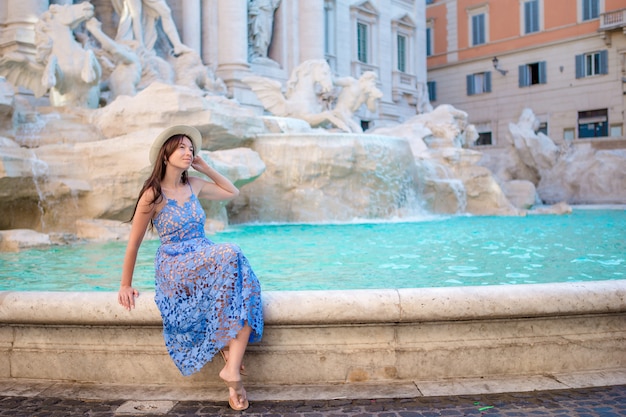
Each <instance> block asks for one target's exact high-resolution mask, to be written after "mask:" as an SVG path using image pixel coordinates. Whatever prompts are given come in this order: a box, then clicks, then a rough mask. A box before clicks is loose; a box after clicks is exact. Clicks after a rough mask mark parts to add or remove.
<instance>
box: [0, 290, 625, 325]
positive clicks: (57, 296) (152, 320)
mask: <svg viewBox="0 0 626 417" xmlns="http://www.w3.org/2000/svg"><path fill="white" fill-rule="evenodd" d="M263 310H264V314H265V323H266V324H267V325H320V324H321V325H339V324H346V323H350V324H377V323H385V322H387V323H389V322H392V323H414V322H427V321H466V320H477V319H498V318H508V319H510V318H528V317H551V316H562V315H585V314H609V313H622V312H626V280H607V281H589V282H576V283H548V284H518V285H493V286H477V287H438V288H402V289H381V290H341V291H338V290H334V291H265V292H264V293H263ZM0 323H2V324H9V325H19V324H50V325H85V324H87V325H107V326H129V325H143V326H150V325H153V326H161V325H162V321H161V316H160V313H159V310H158V308H157V306H156V304H155V303H154V292H153V291H144V292H142V293H141V294H140V296H139V298H138V299H137V302H136V308H135V309H133V310H132V311H130V312H128V311H126V310H124V309H123V308H122V307H121V306H120V305H119V304H118V302H117V293H116V292H46V291H32V292H31V291H0Z"/></svg>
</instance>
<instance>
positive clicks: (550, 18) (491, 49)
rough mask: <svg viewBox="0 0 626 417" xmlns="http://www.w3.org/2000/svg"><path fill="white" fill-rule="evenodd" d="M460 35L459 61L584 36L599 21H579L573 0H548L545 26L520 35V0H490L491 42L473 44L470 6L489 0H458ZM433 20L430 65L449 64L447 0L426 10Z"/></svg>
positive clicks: (619, 4) (615, 1) (610, 4)
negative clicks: (471, 45) (475, 45)
mask: <svg viewBox="0 0 626 417" xmlns="http://www.w3.org/2000/svg"><path fill="white" fill-rule="evenodd" d="M456 3H457V18H458V22H457V31H458V33H457V36H458V48H459V49H458V51H448V52H458V59H459V61H463V60H469V59H474V58H480V57H483V56H489V55H497V54H502V53H504V52H506V51H511V50H516V49H523V48H530V47H533V46H538V45H543V44H546V43H550V42H555V41H558V40H562V39H563V40H564V39H569V38H572V37H577V36H583V35H586V34H589V33H594V32H596V31H597V29H598V26H599V20H597V19H596V20H592V21H590V22H586V23H580V24H579V23H578V22H577V19H578V9H577V7H573V1H572V0H549V2H548V1H547V0H544V11H543V13H544V28H543V30H542V31H541V32H539V33H536V34H533V35H528V36H522V35H520V33H521V32H520V30H521V29H520V12H521V9H520V3H519V0H497V1H488V2H487V3H488V4H489V42H488V43H487V44H485V45H482V46H478V47H470V39H469V26H468V23H469V22H468V14H467V9H468V8H470V9H471V8H473V7H477V6H480V5H482V4H485V0H456ZM625 7H626V3H625V2H624V0H605V11H611V10H618V9H623V8H625ZM426 15H427V17H428V18H429V19H431V18H434V19H435V28H434V36H435V42H434V56H432V57H429V58H428V64H427V65H428V66H429V67H433V66H438V65H443V64H446V63H447V56H446V55H445V52H446V51H447V48H448V45H447V39H448V30H447V25H448V22H447V7H446V3H445V2H442V3H441V4H435V5H432V6H429V7H428V8H427V9H426Z"/></svg>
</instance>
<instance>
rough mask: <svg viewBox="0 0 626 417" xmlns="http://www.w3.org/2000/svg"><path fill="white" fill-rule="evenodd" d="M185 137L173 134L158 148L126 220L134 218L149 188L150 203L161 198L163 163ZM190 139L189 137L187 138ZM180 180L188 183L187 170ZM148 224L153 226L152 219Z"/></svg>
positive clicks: (163, 173)
mask: <svg viewBox="0 0 626 417" xmlns="http://www.w3.org/2000/svg"><path fill="white" fill-rule="evenodd" d="M185 138H187V136H185V135H180V134H179V135H174V136H172V137H170V138H169V139H168V140H166V141H165V143H164V144H163V146H161V149H160V150H159V156H157V159H156V161H155V162H154V165H153V166H152V173H151V174H150V176H149V177H148V179H147V180H146V181H145V182H144V183H143V187H141V191H140V192H139V197H137V201H136V202H135V208H134V209H133V215H132V216H131V217H130V220H128V222H129V223H130V222H132V221H133V219H134V218H135V213H137V207H138V206H139V200H141V196H142V195H143V194H144V193H145V192H146V191H147V190H149V189H152V190H154V199H152V201H151V202H150V205H153V204H158V203H160V202H161V201H162V200H163V191H162V190H161V181H162V180H163V177H165V163H166V162H167V160H168V159H169V158H170V156H171V155H172V154H173V153H174V151H175V150H176V149H177V148H178V145H179V144H180V142H182V140H183V139H185ZM187 139H189V140H191V139H190V138H187ZM193 154H194V155H195V154H196V150H195V149H194V150H193ZM180 179H181V182H182V183H183V184H187V183H189V174H188V173H187V170H185V171H183V173H182V175H181V178H180ZM150 226H154V224H153V223H152V219H150Z"/></svg>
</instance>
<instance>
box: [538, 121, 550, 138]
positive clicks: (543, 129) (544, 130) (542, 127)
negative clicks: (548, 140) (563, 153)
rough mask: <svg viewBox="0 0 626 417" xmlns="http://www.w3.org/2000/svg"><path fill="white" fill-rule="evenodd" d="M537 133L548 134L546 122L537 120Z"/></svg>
mask: <svg viewBox="0 0 626 417" xmlns="http://www.w3.org/2000/svg"><path fill="white" fill-rule="evenodd" d="M537 133H543V134H544V135H546V136H548V122H539V129H537Z"/></svg>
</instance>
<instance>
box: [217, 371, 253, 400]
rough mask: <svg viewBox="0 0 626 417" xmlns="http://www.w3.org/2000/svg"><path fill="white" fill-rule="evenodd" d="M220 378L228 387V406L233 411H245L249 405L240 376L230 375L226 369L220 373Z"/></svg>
mask: <svg viewBox="0 0 626 417" xmlns="http://www.w3.org/2000/svg"><path fill="white" fill-rule="evenodd" d="M220 378H221V379H222V380H223V381H224V383H225V384H226V386H227V387H228V405H230V408H232V409H233V410H235V411H243V410H246V409H247V408H248V407H249V406H250V404H249V402H248V398H247V394H246V390H245V389H244V388H243V383H242V382H241V375H236V374H231V373H229V372H228V370H227V369H226V367H224V369H222V370H221V371H220Z"/></svg>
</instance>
